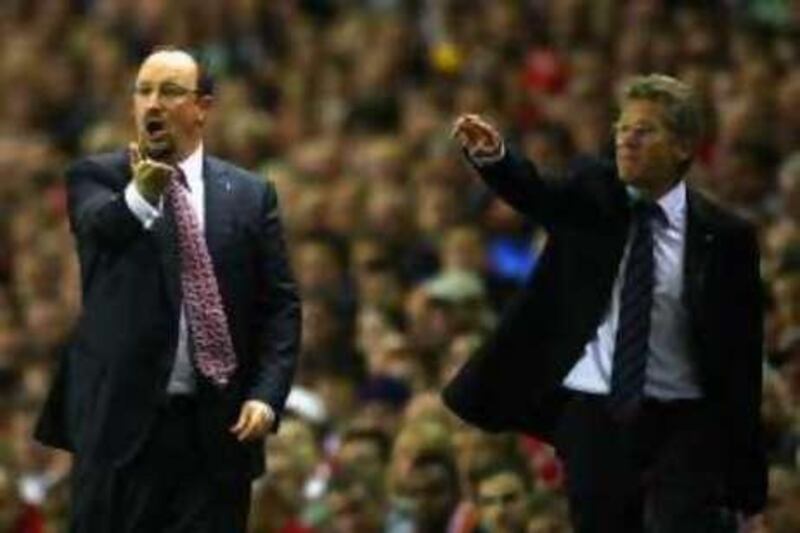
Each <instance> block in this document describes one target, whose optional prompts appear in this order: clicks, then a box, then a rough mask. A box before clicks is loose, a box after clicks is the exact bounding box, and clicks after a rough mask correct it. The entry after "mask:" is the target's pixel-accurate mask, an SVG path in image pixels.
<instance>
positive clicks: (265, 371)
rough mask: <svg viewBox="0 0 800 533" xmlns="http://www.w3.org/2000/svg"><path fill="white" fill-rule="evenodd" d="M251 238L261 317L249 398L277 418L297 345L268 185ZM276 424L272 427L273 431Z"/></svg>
mask: <svg viewBox="0 0 800 533" xmlns="http://www.w3.org/2000/svg"><path fill="white" fill-rule="evenodd" d="M259 229H260V231H259V232H258V236H257V239H258V241H257V246H258V261H259V264H258V269H259V272H260V274H259V275H260V277H261V280H262V283H261V285H262V286H261V288H260V290H259V294H258V299H259V301H258V309H260V310H263V313H264V316H263V317H262V320H260V321H259V322H260V323H261V324H263V329H262V331H261V332H260V339H259V342H260V346H259V357H258V363H257V364H258V368H257V372H256V377H255V381H254V384H253V387H252V389H251V391H250V397H251V398H256V399H260V400H262V401H265V402H266V403H268V404H269V405H270V406H271V407H272V408H273V410H274V411H275V414H276V415H277V417H278V420H279V419H280V415H281V413H282V411H283V406H284V404H285V402H286V397H287V396H288V394H289V389H290V387H291V383H292V379H293V377H294V372H295V368H296V366H297V353H298V351H299V347H300V324H301V318H300V298H299V295H298V291H297V286H296V284H295V281H294V277H293V275H292V272H291V268H290V265H289V258H288V253H287V249H286V242H285V238H284V232H283V228H282V224H281V220H280V213H279V209H278V201H277V195H276V193H275V190H274V188H273V187H272V186H271V185H268V186H267V189H266V191H265V193H264V195H263V203H262V206H261V209H260V213H259ZM277 428H278V424H277V423H276V424H275V425H274V426H273V431H277Z"/></svg>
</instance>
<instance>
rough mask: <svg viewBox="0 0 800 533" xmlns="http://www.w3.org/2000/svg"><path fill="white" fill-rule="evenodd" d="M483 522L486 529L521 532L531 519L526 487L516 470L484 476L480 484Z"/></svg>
mask: <svg viewBox="0 0 800 533" xmlns="http://www.w3.org/2000/svg"><path fill="white" fill-rule="evenodd" d="M478 508H479V509H480V515H481V524H482V525H483V526H484V527H485V528H486V530H487V531H492V532H496V533H500V532H508V533H513V532H519V531H524V530H525V522H526V520H527V518H528V512H527V502H526V500H525V487H524V486H523V484H522V481H521V480H520V479H519V477H518V476H517V475H516V474H514V473H513V472H502V473H499V474H497V475H494V476H491V477H489V478H486V479H484V480H483V481H481V483H480V484H479V486H478Z"/></svg>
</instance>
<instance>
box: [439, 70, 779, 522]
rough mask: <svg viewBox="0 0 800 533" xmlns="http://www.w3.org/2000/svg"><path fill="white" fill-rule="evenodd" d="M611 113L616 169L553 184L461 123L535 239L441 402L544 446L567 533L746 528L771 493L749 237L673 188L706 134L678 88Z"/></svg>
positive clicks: (649, 90) (601, 165)
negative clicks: (537, 251)
mask: <svg viewBox="0 0 800 533" xmlns="http://www.w3.org/2000/svg"><path fill="white" fill-rule="evenodd" d="M619 104H620V115H619V119H618V120H617V123H616V127H615V130H614V140H615V147H616V154H615V161H614V162H613V163H612V162H604V161H600V160H593V159H584V160H581V161H578V162H576V164H575V165H574V166H573V168H572V171H571V172H570V175H569V177H568V178H567V179H565V180H563V181H558V182H553V181H548V180H544V179H542V178H541V176H540V174H539V172H538V171H537V168H536V166H535V164H534V163H532V162H529V161H526V160H524V159H522V158H521V157H520V156H518V155H516V153H515V150H514V149H512V148H511V147H510V146H506V144H505V143H504V142H503V139H502V137H501V136H500V133H499V132H498V131H497V129H496V128H495V127H494V126H492V125H490V124H489V123H488V122H486V121H485V120H483V119H482V118H480V117H477V116H474V115H466V116H462V117H460V118H459V119H458V120H457V121H456V123H455V125H454V132H453V133H454V135H455V136H456V137H457V139H458V140H459V142H460V144H461V147H462V148H463V150H464V151H465V153H466V154H467V156H468V157H469V159H470V161H471V162H472V163H473V165H474V166H475V167H476V168H477V169H478V171H479V172H480V175H481V177H482V178H483V180H484V181H485V182H486V184H487V185H488V186H489V187H490V188H491V189H493V190H494V191H495V192H496V193H497V194H499V195H500V196H501V197H502V198H503V199H504V200H506V201H507V202H509V203H510V204H511V205H512V206H513V207H515V208H516V209H517V210H519V211H520V212H523V213H525V214H526V215H528V216H530V217H531V218H532V219H534V220H536V221H537V222H539V223H541V224H542V225H543V226H544V227H545V228H546V229H547V231H548V242H547V245H546V247H545V250H544V252H543V253H542V257H541V259H540V261H539V263H538V265H537V268H536V271H535V272H534V273H533V275H532V277H531V279H530V280H529V282H528V283H527V285H526V287H525V289H524V291H523V292H522V294H521V295H520V297H519V298H518V299H517V301H516V302H515V303H514V304H512V305H511V306H510V307H509V309H508V310H507V312H506V314H505V315H504V318H503V320H502V321H501V323H500V325H499V326H498V328H497V331H496V334H495V335H494V336H493V338H491V339H490V340H489V342H488V343H487V344H486V346H485V348H484V349H483V350H480V351H479V352H478V353H477V355H476V356H474V357H473V358H472V359H470V360H469V361H468V362H467V363H466V364H465V365H464V367H463V368H462V369H461V370H460V371H459V373H458V374H457V375H456V377H455V378H454V379H453V381H451V382H450V384H449V385H448V386H447V388H446V389H445V391H444V397H445V400H446V401H447V404H448V405H449V406H450V407H451V408H452V409H453V410H454V411H455V412H456V413H457V414H459V415H460V416H461V417H462V418H464V419H465V420H467V421H469V422H471V423H473V424H476V425H478V426H480V427H482V428H485V429H489V430H494V431H509V430H515V431H521V432H525V433H530V434H534V435H538V436H540V437H542V438H544V439H546V440H548V441H549V442H551V443H552V444H554V445H555V446H556V448H557V450H558V453H559V455H560V456H561V458H562V459H563V460H564V462H565V465H566V479H567V493H568V496H569V499H570V513H571V518H572V522H573V525H574V528H575V531H577V532H580V533H591V532H602V533H605V532H608V533H617V532H626V533H637V532H643V533H656V532H681V533H689V532H697V533H707V532H711V531H715V532H716V531H737V528H738V527H739V525H741V526H743V527H744V526H746V527H748V528H750V529H752V528H754V527H755V526H756V524H757V522H758V513H760V511H761V510H762V509H763V507H764V505H765V500H766V488H767V485H766V477H767V476H766V474H767V470H766V459H765V452H764V446H763V438H762V428H761V419H760V405H761V373H762V342H763V332H762V328H763V310H762V298H761V280H760V277H759V252H758V242H757V239H756V232H755V229H754V228H753V227H752V226H751V225H750V224H749V223H747V222H745V221H743V220H740V219H739V218H737V217H736V216H734V215H732V214H731V213H728V212H726V211H725V210H723V209H722V208H720V207H718V206H716V205H715V204H713V203H711V202H710V201H709V200H707V199H705V198H704V197H703V196H702V195H700V194H699V193H698V192H696V191H694V190H693V189H692V188H691V187H690V186H688V185H687V184H686V183H685V182H684V176H685V174H686V172H687V170H688V169H689V166H690V165H691V162H692V157H693V155H694V150H695V147H696V146H697V143H698V141H699V139H700V133H701V128H700V121H699V118H700V114H699V110H698V106H697V102H696V97H695V96H694V94H693V91H692V90H691V89H690V87H689V86H687V85H686V84H684V83H682V82H680V81H679V80H676V79H674V78H671V77H668V76H663V75H657V74H654V75H649V76H641V77H637V78H635V79H633V80H631V82H630V83H629V84H628V85H627V86H626V87H625V90H624V91H623V94H622V98H621V99H620V102H619ZM737 523H738V524H737Z"/></svg>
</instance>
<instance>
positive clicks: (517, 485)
mask: <svg viewBox="0 0 800 533" xmlns="http://www.w3.org/2000/svg"><path fill="white" fill-rule="evenodd" d="M523 488H524V486H523V484H522V480H521V479H520V478H519V476H518V475H517V474H515V473H514V472H501V473H499V474H496V475H494V476H491V477H489V478H487V479H485V480H483V481H482V482H481V483H480V485H479V486H478V492H479V493H481V494H484V495H488V494H495V493H501V492H507V491H519V490H523Z"/></svg>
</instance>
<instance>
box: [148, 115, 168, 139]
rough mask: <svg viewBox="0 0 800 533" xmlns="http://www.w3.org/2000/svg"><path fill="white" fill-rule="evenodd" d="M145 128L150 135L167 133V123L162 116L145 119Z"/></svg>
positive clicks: (155, 135) (158, 135)
mask: <svg viewBox="0 0 800 533" xmlns="http://www.w3.org/2000/svg"><path fill="white" fill-rule="evenodd" d="M144 129H145V131H147V134H148V135H149V136H150V137H160V136H163V135H164V134H166V133H167V124H166V123H165V122H164V120H162V119H160V118H156V117H153V118H148V119H147V120H145V123H144Z"/></svg>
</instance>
